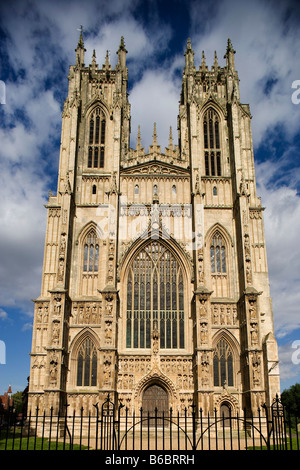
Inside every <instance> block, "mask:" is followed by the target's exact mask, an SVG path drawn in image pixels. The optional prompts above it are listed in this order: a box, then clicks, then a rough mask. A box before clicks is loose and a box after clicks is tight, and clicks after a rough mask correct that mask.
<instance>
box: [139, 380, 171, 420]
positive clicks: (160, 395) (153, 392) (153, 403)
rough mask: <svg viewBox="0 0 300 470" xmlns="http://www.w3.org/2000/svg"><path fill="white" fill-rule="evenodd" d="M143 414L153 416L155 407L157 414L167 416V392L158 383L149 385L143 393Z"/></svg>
mask: <svg viewBox="0 0 300 470" xmlns="http://www.w3.org/2000/svg"><path fill="white" fill-rule="evenodd" d="M142 407H143V415H144V416H147V415H148V413H149V416H155V409H157V416H160V417H161V416H162V415H163V414H164V416H165V417H166V416H168V413H169V396H168V392H167V391H166V390H165V389H164V388H163V387H161V386H160V385H157V384H153V385H150V386H149V387H148V388H146V390H145V391H144V394H143V400H142Z"/></svg>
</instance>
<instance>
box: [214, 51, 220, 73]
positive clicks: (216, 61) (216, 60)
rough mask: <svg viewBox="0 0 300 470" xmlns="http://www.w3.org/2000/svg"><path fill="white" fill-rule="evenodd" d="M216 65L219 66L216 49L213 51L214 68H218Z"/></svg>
mask: <svg viewBox="0 0 300 470" xmlns="http://www.w3.org/2000/svg"><path fill="white" fill-rule="evenodd" d="M218 67H219V64H218V57H217V51H215V60H214V69H215V70H218Z"/></svg>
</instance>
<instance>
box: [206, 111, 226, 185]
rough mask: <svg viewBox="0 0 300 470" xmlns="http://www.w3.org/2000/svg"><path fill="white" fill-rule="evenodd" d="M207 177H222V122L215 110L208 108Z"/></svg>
mask: <svg viewBox="0 0 300 470" xmlns="http://www.w3.org/2000/svg"><path fill="white" fill-rule="evenodd" d="M203 134H204V157H205V175H206V176H221V173H222V171H221V146H220V120H219V116H218V114H217V112H216V111H215V110H214V109H213V108H208V110H207V111H206V112H205V114H204V119H203Z"/></svg>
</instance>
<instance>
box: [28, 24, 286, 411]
mask: <svg viewBox="0 0 300 470" xmlns="http://www.w3.org/2000/svg"><path fill="white" fill-rule="evenodd" d="M75 51H76V63H75V65H72V66H70V69H69V76H68V80H69V90H68V96H67V98H66V101H65V103H64V107H63V113H62V134H61V146H60V162H59V174H58V184H57V194H56V195H52V194H51V192H50V194H49V200H48V204H47V206H46V208H47V214H48V216H47V228H46V237H45V251H44V265H43V274H42V285H41V294H40V296H39V297H38V298H37V299H35V301H34V303H35V312H34V326H33V340H32V351H31V370H30V384H29V409H32V410H34V409H36V407H37V406H38V407H39V409H44V410H46V412H47V411H48V410H49V409H50V408H51V407H53V410H54V412H56V413H57V412H58V411H59V410H62V409H63V408H64V405H65V404H66V403H68V404H69V410H72V411H75V412H76V413H78V414H79V413H80V410H81V408H83V410H84V413H86V415H87V414H88V413H89V412H91V413H93V412H94V410H95V406H93V405H95V404H96V403H98V404H100V405H101V404H102V403H103V401H104V400H105V399H106V397H107V395H108V393H109V394H110V397H111V399H112V400H113V401H114V402H115V403H116V404H118V405H124V407H122V410H125V409H126V407H127V408H128V409H129V412H133V410H135V411H136V412H137V411H139V410H140V408H141V407H142V408H143V410H145V412H148V411H152V410H153V409H154V406H156V407H157V408H158V411H166V410H167V409H169V408H170V407H172V409H173V410H176V413H177V412H178V411H179V412H181V411H183V410H184V409H185V408H187V409H188V410H191V407H190V405H192V404H195V405H196V407H197V409H200V408H202V410H203V411H204V413H208V412H212V411H213V410H214V409H217V411H218V412H220V411H224V410H225V412H226V411H227V412H228V410H229V409H230V410H231V411H232V412H233V413H235V412H240V411H241V410H243V409H247V410H249V411H250V412H251V411H252V412H253V413H256V411H257V408H258V407H259V406H260V405H261V404H263V403H266V404H267V405H270V403H272V401H273V399H274V397H275V396H276V394H277V393H278V394H279V393H280V386H279V366H278V352H277V343H276V340H275V337H274V326H273V314H272V303H271V298H270V292H269V276H268V267H267V258H266V243H265V236H264V222H263V210H264V208H263V207H262V205H261V200H260V198H259V197H258V195H257V192H256V182H255V171H254V157H253V145H252V136H251V114H250V110H249V105H248V104H242V103H241V101H240V94H239V78H238V73H237V71H236V69H235V63H234V57H235V51H234V50H233V47H232V44H231V41H230V40H228V44H227V49H226V52H225V56H224V59H225V60H224V66H223V67H222V66H220V65H219V63H218V59H217V55H216V54H215V58H214V63H213V65H212V66H211V67H210V68H209V67H208V66H207V65H206V59H205V55H204V53H202V62H201V64H200V65H198V67H196V65H195V64H194V52H193V49H192V46H191V42H190V40H188V42H187V48H186V52H185V65H184V69H183V76H182V88H181V93H180V97H179V111H178V118H177V123H178V125H177V140H176V143H175V142H174V140H173V134H174V131H173V133H172V129H170V135H169V144H168V147H167V148H165V150H164V151H163V150H162V149H161V147H160V146H159V144H158V137H157V131H158V130H157V129H156V125H155V124H154V130H153V141H152V144H151V145H150V146H149V149H148V150H146V149H145V148H143V146H142V140H141V132H140V128H139V130H138V134H137V141H136V144H135V147H136V148H132V147H131V146H130V120H131V114H130V113H131V110H130V103H129V100H128V90H127V83H128V70H127V66H126V57H127V50H126V48H125V43H124V39H123V37H122V38H121V42H120V46H119V49H118V51H117V64H116V66H115V68H113V67H112V66H111V64H110V60H109V54H108V53H107V55H106V58H105V59H103V62H104V64H103V65H102V66H101V67H99V66H98V64H97V63H96V55H95V52H94V53H93V57H92V60H91V63H90V64H89V65H85V63H84V54H85V48H84V43H83V36H82V33H80V38H79V42H78V45H77V47H76V49H75ZM145 112H147V110H145ZM158 133H159V131H158ZM189 412H190V411H189Z"/></svg>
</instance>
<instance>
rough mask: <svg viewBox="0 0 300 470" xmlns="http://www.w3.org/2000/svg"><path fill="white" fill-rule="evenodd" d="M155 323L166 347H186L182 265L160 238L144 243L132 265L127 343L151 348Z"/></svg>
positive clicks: (128, 302)
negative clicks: (158, 240) (160, 241)
mask: <svg viewBox="0 0 300 470" xmlns="http://www.w3.org/2000/svg"><path fill="white" fill-rule="evenodd" d="M154 324H156V325H157V327H158V329H159V332H160V347H161V348H162V349H177V348H181V349H182V348H184V347H185V346H184V288H183V275H182V269H181V266H180V264H179V262H178V260H177V258H176V257H175V255H174V254H173V253H172V252H171V251H170V250H168V249H167V248H166V247H165V246H164V245H163V244H161V243H159V242H157V241H151V242H150V243H148V244H147V245H146V246H144V247H143V248H142V249H141V250H140V251H139V252H138V253H137V254H136V255H135V257H134V258H133V260H132V261H131V264H130V267H129V272H128V277H127V316H126V347H127V348H150V347H151V334H152V330H153V326H154Z"/></svg>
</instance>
